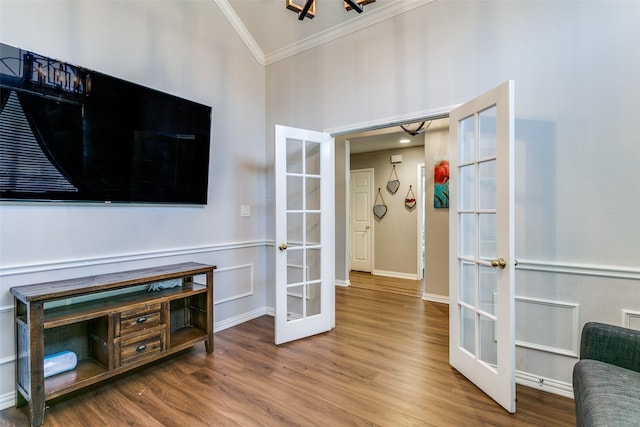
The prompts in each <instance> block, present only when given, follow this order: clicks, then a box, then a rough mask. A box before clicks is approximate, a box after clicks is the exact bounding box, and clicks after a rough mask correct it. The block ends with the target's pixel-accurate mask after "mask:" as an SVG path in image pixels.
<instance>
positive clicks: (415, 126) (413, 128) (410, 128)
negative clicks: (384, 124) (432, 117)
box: [400, 121, 431, 136]
mask: <svg viewBox="0 0 640 427" xmlns="http://www.w3.org/2000/svg"><path fill="white" fill-rule="evenodd" d="M425 123H427V122H426V121H424V122H416V123H405V124H403V125H400V128H402V130H403V131H405V132H406V133H408V134H409V135H411V136H416V135H419V134H421V133H422V132H424V131H425V130H427V129H428V128H429V126H431V121H429V123H428V124H427V126H425Z"/></svg>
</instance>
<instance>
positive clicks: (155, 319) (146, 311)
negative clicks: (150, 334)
mask: <svg viewBox="0 0 640 427" xmlns="http://www.w3.org/2000/svg"><path fill="white" fill-rule="evenodd" d="M161 306H162V305H161V304H151V305H145V306H144V307H141V308H137V309H134V310H127V311H123V312H122V313H120V321H119V322H117V324H116V334H115V335H116V336H119V335H125V334H130V333H132V332H136V331H139V330H141V329H150V328H153V327H157V326H160V325H161V324H162V323H163V322H162V314H161V310H160V309H161Z"/></svg>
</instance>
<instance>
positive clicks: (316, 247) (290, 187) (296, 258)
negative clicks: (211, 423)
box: [275, 125, 335, 344]
mask: <svg viewBox="0 0 640 427" xmlns="http://www.w3.org/2000/svg"><path fill="white" fill-rule="evenodd" d="M275 181H276V249H275V251H276V254H275V255H276V321H275V343H276V344H282V343H285V342H288V341H292V340H296V339H299V338H304V337H307V336H310V335H314V334H318V333H321V332H326V331H328V330H330V329H331V328H332V327H333V326H335V294H334V292H335V290H334V282H335V260H334V258H335V247H334V241H335V225H334V216H335V211H334V153H333V138H332V137H331V135H329V134H326V133H321V132H314V131H309V130H304V129H295V128H290V127H285V126H278V125H276V137H275Z"/></svg>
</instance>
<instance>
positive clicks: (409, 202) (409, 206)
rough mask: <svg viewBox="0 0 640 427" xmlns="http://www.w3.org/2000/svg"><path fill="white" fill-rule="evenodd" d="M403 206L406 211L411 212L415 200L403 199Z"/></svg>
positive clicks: (414, 205)
mask: <svg viewBox="0 0 640 427" xmlns="http://www.w3.org/2000/svg"><path fill="white" fill-rule="evenodd" d="M404 205H405V207H406V208H407V209H409V210H411V209H413V208H415V207H416V199H405V201H404Z"/></svg>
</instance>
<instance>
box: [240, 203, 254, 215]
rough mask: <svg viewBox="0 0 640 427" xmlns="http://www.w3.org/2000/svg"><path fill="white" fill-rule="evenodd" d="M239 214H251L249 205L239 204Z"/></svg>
mask: <svg viewBox="0 0 640 427" xmlns="http://www.w3.org/2000/svg"><path fill="white" fill-rule="evenodd" d="M240 216H251V206H249V205H240Z"/></svg>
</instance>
